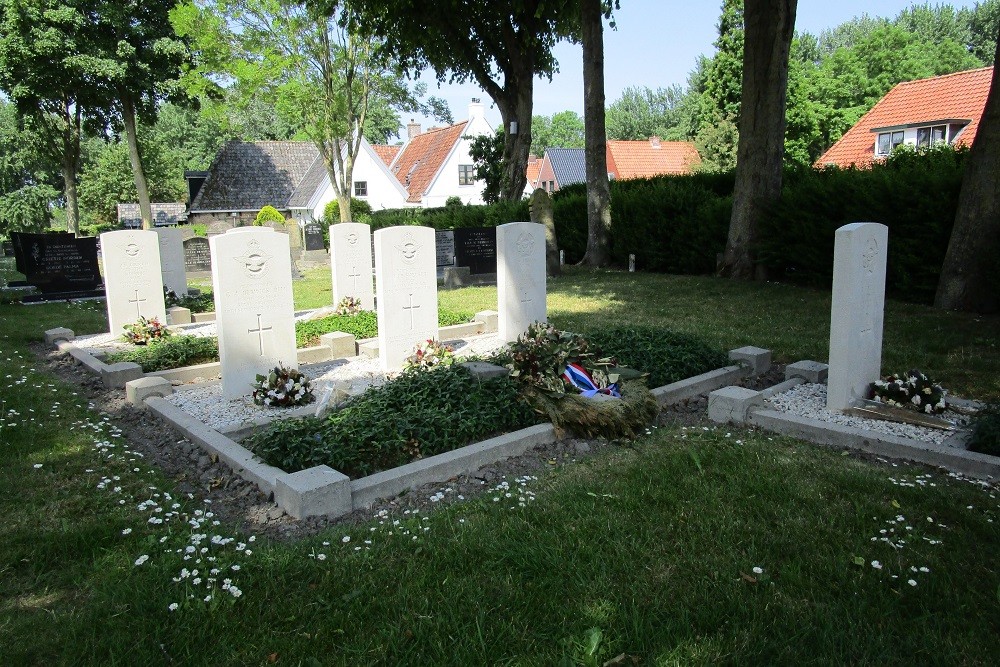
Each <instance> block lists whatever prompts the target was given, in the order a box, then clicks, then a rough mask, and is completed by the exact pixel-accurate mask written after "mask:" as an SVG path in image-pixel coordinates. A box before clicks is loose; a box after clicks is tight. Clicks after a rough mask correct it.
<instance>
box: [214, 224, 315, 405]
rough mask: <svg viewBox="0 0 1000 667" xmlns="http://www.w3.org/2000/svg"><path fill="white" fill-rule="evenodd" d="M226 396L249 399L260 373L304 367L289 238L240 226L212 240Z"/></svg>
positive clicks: (216, 302) (270, 230)
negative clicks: (300, 363) (300, 360)
mask: <svg viewBox="0 0 1000 667" xmlns="http://www.w3.org/2000/svg"><path fill="white" fill-rule="evenodd" d="M209 246H210V248H211V254H212V267H213V270H212V289H213V291H214V293H215V321H216V324H217V326H218V335H219V361H220V362H221V365H222V395H223V397H224V398H227V399H228V398H236V397H238V396H244V395H246V394H249V393H250V392H251V390H252V385H253V383H254V380H255V378H256V376H257V374H258V373H260V374H267V373H268V372H269V371H270V370H271V369H272V368H274V367H275V366H277V365H279V364H280V365H282V366H284V367H285V368H298V360H297V358H296V353H295V311H294V307H293V305H292V266H291V256H290V255H289V248H288V235H287V234H282V233H280V232H276V231H274V230H273V229H269V228H267V227H239V228H236V229H231V230H230V231H228V232H226V233H225V234H219V235H218V236H213V237H212V238H210V239H209Z"/></svg>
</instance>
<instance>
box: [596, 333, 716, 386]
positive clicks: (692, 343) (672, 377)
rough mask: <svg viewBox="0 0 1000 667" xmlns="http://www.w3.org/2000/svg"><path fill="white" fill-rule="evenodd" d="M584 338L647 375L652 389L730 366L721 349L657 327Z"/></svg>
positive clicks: (622, 362) (697, 339)
mask: <svg viewBox="0 0 1000 667" xmlns="http://www.w3.org/2000/svg"><path fill="white" fill-rule="evenodd" d="M585 335H586V337H587V340H589V341H590V342H591V343H592V344H594V345H596V346H598V347H599V348H600V349H601V351H602V353H603V354H605V355H608V356H613V357H614V358H615V359H617V360H618V362H619V363H621V364H623V365H625V366H629V367H631V368H639V369H641V370H642V371H643V372H645V373H648V374H649V385H650V386H651V387H662V386H664V385H668V384H670V383H672V382H677V381H678V380H683V379H685V378H689V377H694V376H695V375H700V374H701V373H705V372H708V371H710V370H714V369H716V368H722V367H723V366H727V365H728V364H729V358H728V356H727V355H726V353H725V352H724V351H723V350H722V349H721V348H717V347H713V346H711V345H708V344H706V343H705V342H703V341H702V340H701V339H700V338H698V337H696V336H692V335H690V334H685V333H680V332H676V331H670V330H667V329H661V328H658V327H651V326H620V327H611V328H601V329H590V330H588V331H587V332H586V333H585Z"/></svg>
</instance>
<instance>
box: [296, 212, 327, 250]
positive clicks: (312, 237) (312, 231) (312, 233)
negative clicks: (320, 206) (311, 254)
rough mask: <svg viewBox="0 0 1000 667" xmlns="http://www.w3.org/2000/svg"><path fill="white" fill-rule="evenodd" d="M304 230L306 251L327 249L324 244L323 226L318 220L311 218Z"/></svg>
mask: <svg viewBox="0 0 1000 667" xmlns="http://www.w3.org/2000/svg"><path fill="white" fill-rule="evenodd" d="M302 232H303V235H304V236H305V237H306V252H308V251H310V250H325V249H326V246H325V245H324V244H323V227H322V226H320V224H319V223H318V222H316V221H315V220H310V221H309V222H307V223H306V224H305V226H304V227H303V228H302Z"/></svg>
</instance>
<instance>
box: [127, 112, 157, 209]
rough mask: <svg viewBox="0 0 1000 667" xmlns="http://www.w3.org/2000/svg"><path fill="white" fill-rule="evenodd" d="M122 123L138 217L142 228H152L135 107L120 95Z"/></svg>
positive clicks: (150, 207)
mask: <svg viewBox="0 0 1000 667" xmlns="http://www.w3.org/2000/svg"><path fill="white" fill-rule="evenodd" d="M122 121H123V122H124V123H125V141H126V143H128V157H129V160H130V161H131V162H132V178H133V180H134V181H135V189H136V191H137V192H138V193H139V215H140V216H141V217H142V228H143V229H152V228H153V207H152V206H151V205H150V203H149V187H148V186H147V185H146V173H145V172H144V171H143V170H142V156H140V155H139V137H138V135H137V134H136V130H135V106H133V104H132V100H131V99H130V98H129V97H128V95H122Z"/></svg>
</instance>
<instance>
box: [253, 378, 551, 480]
mask: <svg viewBox="0 0 1000 667" xmlns="http://www.w3.org/2000/svg"><path fill="white" fill-rule="evenodd" d="M537 421H538V420H537V418H536V417H535V416H534V414H533V413H532V412H531V410H530V409H529V408H528V407H527V406H526V405H525V404H524V403H523V402H521V401H520V400H519V398H518V389H517V385H516V384H515V383H514V382H512V381H511V380H510V379H508V378H502V379H498V380H488V381H481V380H478V379H476V378H474V377H472V375H470V374H469V373H468V371H466V370H465V369H463V368H461V367H460V366H443V367H440V368H435V369H432V370H411V371H408V372H405V373H403V374H401V375H400V376H398V377H396V378H395V379H393V380H391V381H389V382H387V383H386V384H385V385H383V386H381V387H377V388H372V389H369V390H368V391H366V392H365V393H364V394H362V395H361V396H358V397H357V398H355V399H353V400H351V401H350V402H349V403H348V404H347V406H346V407H344V408H343V409H341V410H339V411H337V412H334V413H332V414H331V415H329V416H328V417H326V418H325V419H316V418H307V419H295V420H286V421H280V422H276V423H272V424H271V425H269V426H267V427H266V428H265V429H263V430H262V431H261V432H259V433H257V434H255V435H254V436H253V437H251V438H250V439H249V440H248V441H247V444H248V445H249V447H250V449H251V450H252V451H253V452H254V453H255V454H257V455H258V456H260V457H261V458H262V459H263V460H264V461H266V462H267V463H269V464H270V465H274V466H277V467H279V468H281V469H282V470H285V471H286V472H294V471H297V470H303V469H305V468H309V467H312V466H316V465H328V466H330V467H331V468H333V469H335V470H339V471H340V472H342V473H344V474H346V475H348V476H349V477H351V478H353V479H357V478H359V477H364V476H366V475H370V474H373V473H375V472H378V471H380V470H388V469H390V468H395V467H397V466H400V465H403V464H405V463H409V462H410V461H413V460H416V459H419V458H423V457H426V456H433V455H435V454H440V453H442V452H446V451H451V450H453V449H457V448H459V447H463V446H465V445H467V444H470V443H473V442H476V441H479V440H484V439H486V438H488V437H490V436H492V435H494V434H497V433H504V432H508V431H513V430H516V429H520V428H524V427H526V426H530V425H532V424H534V423H537Z"/></svg>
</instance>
